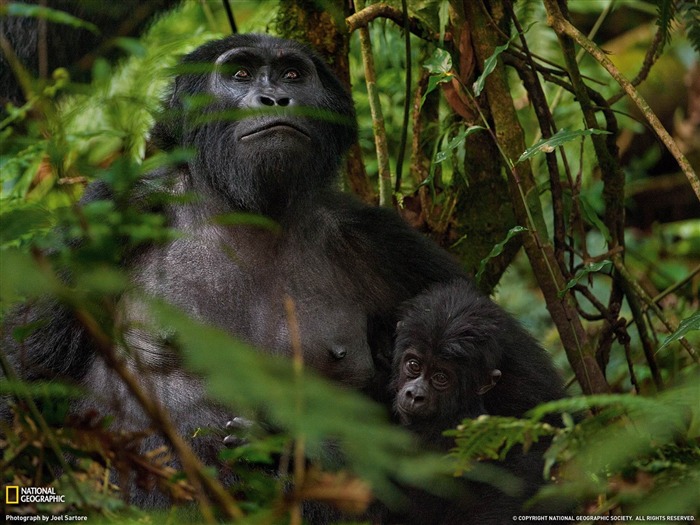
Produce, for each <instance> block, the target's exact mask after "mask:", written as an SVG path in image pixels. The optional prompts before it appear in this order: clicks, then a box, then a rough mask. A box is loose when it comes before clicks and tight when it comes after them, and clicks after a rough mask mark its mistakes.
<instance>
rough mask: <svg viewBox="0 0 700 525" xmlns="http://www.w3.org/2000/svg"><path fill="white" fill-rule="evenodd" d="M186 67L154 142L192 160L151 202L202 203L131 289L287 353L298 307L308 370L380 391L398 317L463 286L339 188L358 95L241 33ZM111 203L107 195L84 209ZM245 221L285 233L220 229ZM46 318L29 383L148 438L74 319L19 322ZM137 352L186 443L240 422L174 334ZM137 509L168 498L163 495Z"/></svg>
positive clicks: (276, 46)
mask: <svg viewBox="0 0 700 525" xmlns="http://www.w3.org/2000/svg"><path fill="white" fill-rule="evenodd" d="M182 65H183V71H184V73H183V74H181V75H180V76H178V77H177V78H176V79H175V82H174V86H173V88H172V91H171V93H170V95H169V97H168V98H167V102H166V110H167V111H166V112H164V116H163V118H161V119H160V120H159V122H158V123H157V124H156V126H155V128H154V129H153V132H152V137H153V139H154V141H155V142H156V144H158V145H159V146H160V147H161V148H163V149H164V150H166V151H167V150H171V149H173V148H175V147H194V148H195V149H196V154H195V155H194V156H193V158H192V159H191V160H190V161H189V162H188V163H187V164H184V165H181V166H179V167H177V168H167V169H163V170H161V171H158V172H156V173H152V174H151V175H150V176H149V177H147V179H146V180H144V181H143V182H142V184H141V187H140V189H139V193H140V194H142V195H144V196H145V195H147V194H148V192H149V189H148V188H151V187H161V188H162V187H163V186H164V185H167V187H169V188H170V191H172V193H174V194H176V195H177V194H195V195H197V201H196V202H190V203H185V204H182V203H179V204H178V203H175V202H173V203H170V204H167V205H165V209H164V213H165V215H166V217H167V218H168V221H169V225H171V226H173V227H175V228H178V229H180V230H181V231H183V232H185V234H186V235H184V236H183V237H181V238H179V239H177V240H174V241H172V242H170V243H168V244H165V245H153V246H150V247H148V248H147V249H145V250H141V251H140V252H139V253H138V254H137V255H134V256H132V257H130V258H129V260H128V261H126V265H127V268H128V269H129V271H130V273H131V276H132V278H133V281H134V283H135V284H136V285H138V286H139V287H141V288H142V289H144V290H145V291H146V292H147V293H149V294H151V295H153V296H156V297H159V298H162V299H165V300H167V301H169V302H171V303H173V304H175V305H177V306H179V307H181V308H182V309H183V310H185V311H187V312H188V313H189V314H191V315H192V316H193V317H195V318H198V319H201V320H204V321H206V322H208V323H211V324H213V325H215V326H219V327H221V328H223V329H225V330H228V331H229V332H230V333H232V334H234V335H236V336H239V337H242V338H244V339H246V340H247V341H249V342H251V343H253V344H255V345H258V346H259V347H260V348H261V349H264V350H265V351H268V352H271V353H275V354H281V355H288V354H290V352H291V345H290V337H289V331H288V328H287V321H286V315H285V310H284V305H283V299H284V297H285V296H289V297H291V298H292V299H293V300H294V302H295V304H296V309H297V317H298V322H299V328H300V332H301V338H302V345H303V349H304V353H305V355H304V358H305V361H306V362H307V363H308V364H309V365H310V366H312V367H314V368H316V369H317V370H319V371H321V372H322V373H324V374H325V375H327V376H328V377H331V378H333V379H336V380H338V381H341V382H343V383H346V384H349V385H351V386H353V387H354V388H358V389H372V390H373V391H375V392H378V391H381V390H382V389H383V388H385V387H386V385H387V384H388V375H386V376H385V375H383V374H379V373H377V370H376V369H377V366H376V363H381V362H383V361H386V359H381V357H382V355H384V357H385V358H386V356H387V355H388V354H390V352H391V347H390V345H391V343H390V340H391V331H390V329H388V328H387V327H391V328H392V329H393V327H394V326H395V322H396V319H395V317H396V309H397V306H398V305H399V304H400V303H402V302H403V301H405V300H406V299H408V298H411V297H413V296H414V295H416V294H417V293H419V292H420V291H422V290H423V289H425V288H426V287H427V286H428V285H430V284H431V283H433V282H439V281H449V280H451V279H452V278H454V277H455V276H459V275H461V272H460V270H459V268H458V266H457V265H456V263H455V262H453V261H452V260H451V259H450V257H449V256H448V255H447V254H446V253H444V252H442V251H441V250H440V249H438V248H437V247H436V246H434V245H433V244H431V243H430V242H428V241H427V240H426V239H424V238H423V237H422V236H421V235H419V234H418V233H416V232H415V231H413V230H411V228H409V227H408V226H407V225H406V224H405V223H404V222H402V221H401V220H400V218H399V217H398V216H397V215H395V214H394V213H393V212H391V211H389V210H385V209H380V208H375V207H370V206H367V205H364V204H362V203H360V202H359V201H357V200H355V199H354V198H352V197H351V196H349V195H346V194H343V193H341V192H340V191H339V190H338V189H337V183H336V177H337V172H338V167H339V164H340V161H341V158H342V156H343V154H344V153H345V152H346V151H347V149H348V147H349V146H350V144H351V143H352V142H353V140H354V138H355V134H356V122H355V115H354V110H353V107H352V100H351V98H350V96H349V95H348V93H347V92H346V91H345V90H344V89H343V88H342V86H341V85H340V83H339V82H338V80H337V79H336V78H334V76H333V75H332V74H331V73H330V72H329V70H328V68H327V67H326V65H325V64H323V62H322V61H321V60H320V59H319V58H318V57H317V56H316V55H315V54H313V53H312V52H310V51H309V50H308V49H306V48H305V47H303V46H301V45H299V44H297V43H294V42H290V41H287V40H281V39H277V38H273V37H269V36H263V35H235V36H231V37H228V38H225V39H223V40H219V41H214V42H210V43H207V44H206V45H204V46H202V47H200V48H199V49H197V50H195V51H194V52H193V53H191V54H189V55H188V56H186V57H185V58H184V60H183V64H182ZM203 66H208V67H203ZM203 99H205V103H204V104H202V100H203ZM198 103H199V105H198ZM192 108H194V109H192ZM232 112H234V113H236V114H237V117H238V118H237V119H236V120H232V119H231V113H232ZM174 115H175V116H174ZM108 197H109V189H108V188H107V187H106V186H105V185H103V184H99V183H98V184H94V185H92V186H90V187H89V188H88V190H87V192H86V196H85V198H84V200H86V201H89V200H95V199H104V198H108ZM180 200H181V201H182V199H180ZM144 202H145V200H144ZM233 212H253V213H257V214H262V215H265V216H267V217H269V218H271V219H273V220H274V221H275V222H276V223H277V224H278V225H279V228H276V229H265V228H260V227H256V226H252V225H238V226H231V225H223V224H221V221H219V222H218V223H217V221H216V220H214V219H215V218H216V217H217V216H219V215H221V214H227V213H233ZM121 303H122V304H121V309H120V311H121V312H123V315H124V316H125V318H126V319H127V320H128V321H129V322H130V325H131V326H139V321H142V320H146V319H147V313H146V309H145V308H144V306H143V304H142V303H141V302H140V301H139V300H138V299H136V298H135V296H128V295H127V296H125V297H123V298H122V300H121ZM38 318H48V322H46V323H45V324H43V325H41V326H40V328H38V329H37V330H36V331H35V332H34V333H33V334H32V335H31V336H30V337H29V338H28V339H27V340H26V341H25V342H24V343H23V345H22V346H20V345H18V344H17V343H15V342H13V341H9V338H6V341H5V343H6V347H7V346H9V347H10V353H11V357H12V362H13V365H14V366H15V368H16V369H17V370H18V371H19V373H20V374H21V376H22V377H24V378H27V379H39V378H50V379H54V378H62V379H68V380H72V381H75V382H77V383H79V384H81V385H83V386H84V387H86V388H87V389H88V390H89V391H91V392H92V399H91V400H90V401H87V402H84V403H82V404H81V406H77V407H75V409H76V410H85V409H86V408H88V407H95V406H96V407H98V408H99V409H100V410H101V411H103V412H109V413H113V414H115V415H116V417H115V424H117V425H118V426H119V427H121V428H124V429H142V428H146V427H147V426H148V424H149V423H148V418H147V417H146V416H145V415H144V414H143V412H142V410H141V408H140V407H139V406H138V404H137V403H136V402H135V400H133V399H132V398H131V397H130V394H129V393H128V392H127V390H126V389H125V388H124V386H123V385H122V384H121V382H120V381H119V379H118V378H117V377H116V376H115V374H114V372H112V371H111V369H110V368H109V367H108V366H107V365H106V364H105V363H104V362H103V359H102V357H101V355H100V353H99V352H97V351H96V350H95V348H94V345H93V344H92V343H91V341H90V338H89V337H88V335H87V334H86V333H85V330H84V328H83V327H82V326H81V325H80V324H79V323H78V322H77V321H76V320H75V319H73V317H72V315H71V314H70V313H69V312H67V311H63V310H61V311H58V312H57V311H55V310H54V309H53V307H52V306H51V305H46V304H41V303H40V304H38V305H37V304H35V305H27V306H25V307H23V308H22V309H21V311H20V312H19V313H18V314H17V315H15V316H14V319H12V320H11V322H10V324H19V323H20V322H22V323H24V322H27V321H29V322H31V321H33V320H37V319H38ZM10 332H11V330H7V331H6V333H10ZM126 339H127V342H128V345H129V347H130V348H131V349H132V350H134V351H136V352H138V359H134V360H133V361H132V362H131V364H130V366H132V368H133V369H134V370H135V371H136V372H137V373H138V374H139V376H140V377H143V380H144V381H147V383H148V385H149V388H152V389H153V391H154V392H155V393H156V395H158V396H159V397H160V402H161V403H162V404H163V405H164V406H165V407H166V408H167V409H168V410H169V411H170V412H171V415H172V420H173V421H175V422H177V424H178V426H179V430H180V432H181V433H182V434H183V435H186V436H191V435H192V433H193V431H194V429H196V428H197V427H201V426H210V427H218V428H222V427H223V426H224V425H225V422H226V420H227V419H230V414H228V413H227V412H226V411H224V410H223V409H221V408H219V407H217V406H215V405H214V404H212V403H211V402H209V401H208V400H207V399H206V398H205V394H204V388H203V385H202V384H201V382H200V381H199V380H198V379H196V378H194V377H192V376H190V375H188V374H186V373H185V372H184V371H183V370H182V368H181V367H180V365H179V363H178V361H177V360H176V359H174V358H173V356H172V354H171V352H170V351H169V350H168V348H167V345H166V338H165V337H164V338H163V339H162V340H159V339H158V338H157V337H154V336H153V334H149V333H145V332H143V331H141V330H138V329H133V330H131V331H129V333H127V334H126ZM20 348H21V351H20ZM137 362H138V366H137V364H136V363H137ZM387 374H388V371H387ZM377 385H378V386H377ZM157 439H158V438H157V437H154V438H153V439H152V440H151V442H150V443H147V446H151V447H152V446H155V444H156V441H157ZM193 445H194V447H195V450H197V452H198V454H199V455H200V456H201V457H202V458H203V459H204V460H205V461H207V462H208V463H215V462H216V460H217V454H218V451H219V448H220V439H216V438H198V439H197V440H195V441H194V443H193ZM151 498H154V499H153V500H151ZM136 499H137V502H138V503H141V504H155V503H158V502H159V501H162V498H161V500H158V498H157V496H155V493H154V492H151V493H150V494H148V495H147V494H141V495H138V496H137V497H136Z"/></svg>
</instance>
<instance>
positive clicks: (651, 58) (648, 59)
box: [608, 28, 663, 106]
mask: <svg viewBox="0 0 700 525" xmlns="http://www.w3.org/2000/svg"><path fill="white" fill-rule="evenodd" d="M662 42H663V31H662V30H661V28H658V29H657V31H656V35H654V40H652V42H651V45H650V46H649V49H647V54H646V55H645V56H644V62H642V67H641V68H640V69H639V73H637V76H636V77H634V78H633V79H632V85H633V86H635V87H636V86H638V85H639V84H641V83H642V82H644V81H645V80H646V78H647V76H648V75H649V71H651V66H653V65H654V63H655V62H656V60H657V59H658V58H659V52H658V51H659V46H660V45H661V43H662ZM624 96H625V92H624V91H620V92H619V93H618V94H616V95H613V96H612V97H610V98H609V99H608V104H609V105H611V106H612V105H613V104H614V103H615V102H617V101H618V100H620V99H621V98H622V97H624Z"/></svg>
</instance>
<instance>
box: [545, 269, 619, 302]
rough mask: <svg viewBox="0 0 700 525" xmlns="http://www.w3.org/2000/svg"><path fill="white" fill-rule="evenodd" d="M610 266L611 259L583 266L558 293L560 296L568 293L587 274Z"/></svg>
mask: <svg viewBox="0 0 700 525" xmlns="http://www.w3.org/2000/svg"><path fill="white" fill-rule="evenodd" d="M610 266H612V263H611V262H610V261H600V262H597V263H593V264H588V265H586V267H585V268H583V269H582V270H580V271H578V272H577V273H576V275H575V276H574V278H573V279H571V280H570V281H569V282H568V283H566V286H565V287H564V289H563V290H560V291H559V294H558V295H559V297H564V294H566V292H567V291H568V290H570V289H571V288H573V287H574V286H576V285H577V284H578V283H579V282H580V281H581V279H583V278H584V277H586V276H587V275H589V274H591V273H595V272H599V271H601V270H602V269H604V268H609V267H610Z"/></svg>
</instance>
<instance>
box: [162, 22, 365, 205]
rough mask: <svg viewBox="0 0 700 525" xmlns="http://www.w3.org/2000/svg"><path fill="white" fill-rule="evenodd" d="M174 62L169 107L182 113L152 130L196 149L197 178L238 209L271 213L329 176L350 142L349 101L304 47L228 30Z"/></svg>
mask: <svg viewBox="0 0 700 525" xmlns="http://www.w3.org/2000/svg"><path fill="white" fill-rule="evenodd" d="M182 66H183V68H185V69H184V71H185V72H184V73H183V74H182V75H180V76H179V77H178V78H177V79H176V82H175V87H174V89H173V92H172V96H171V98H170V101H169V104H168V105H169V107H170V108H171V109H175V110H179V114H180V115H181V116H180V117H176V118H178V120H176V119H175V118H174V119H172V120H171V125H170V126H160V128H156V130H155V132H154V133H155V136H156V137H155V138H156V139H159V140H160V143H161V144H166V149H167V145H168V144H171V145H180V146H184V147H193V146H194V147H195V148H196V150H197V152H198V153H197V156H196V158H195V160H194V161H193V162H192V163H191V166H190V167H191V171H192V173H193V176H194V178H195V179H196V180H200V181H205V182H206V183H207V184H208V185H210V186H212V187H213V188H214V189H215V190H217V191H218V192H220V193H225V194H227V195H228V197H229V198H230V199H231V200H232V201H233V204H234V205H235V206H236V207H238V208H241V209H246V210H251V211H258V212H263V213H268V214H273V215H274V214H275V213H276V212H278V211H279V207H280V206H281V205H282V203H283V202H289V201H290V200H291V199H293V198H296V197H298V196H303V195H306V194H309V193H310V192H313V191H317V189H318V188H320V187H324V186H326V185H327V184H329V183H330V182H331V180H332V179H333V178H334V177H335V175H336V173H337V170H338V166H339V163H340V160H341V158H342V156H343V154H344V153H345V152H346V151H347V149H348V148H349V147H350V145H351V144H352V142H353V141H354V139H355V134H356V122H355V113H354V109H353V106H352V100H351V98H350V96H349V95H348V93H347V92H346V91H345V89H344V88H343V87H342V86H341V84H340V83H339V82H338V80H337V79H336V78H335V77H334V76H333V74H332V73H331V72H330V71H329V69H328V67H327V66H326V65H325V64H324V63H323V61H322V60H320V59H319V58H318V57H317V56H316V55H315V54H313V53H312V52H310V51H309V50H308V49H306V48H305V47H304V46H302V45H300V44H298V43H296V42H292V41H288V40H282V39H279V38H273V37H269V36H264V35H236V36H233V37H230V38H226V39H224V40H219V41H216V42H211V43H209V44H206V45H205V46H202V47H201V48H199V49H197V50H196V51H194V52H193V53H191V54H190V55H188V56H187V57H185V59H184V60H183V64H182ZM188 68H190V69H191V70H192V71H193V72H188ZM202 71H204V72H202Z"/></svg>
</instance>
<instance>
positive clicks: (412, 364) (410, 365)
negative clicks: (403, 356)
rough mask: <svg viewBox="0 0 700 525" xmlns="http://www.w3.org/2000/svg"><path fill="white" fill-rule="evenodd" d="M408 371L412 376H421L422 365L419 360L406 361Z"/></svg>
mask: <svg viewBox="0 0 700 525" xmlns="http://www.w3.org/2000/svg"><path fill="white" fill-rule="evenodd" d="M406 371H407V372H408V373H409V374H412V375H418V374H420V363H419V362H418V360H417V359H409V360H408V361H406Z"/></svg>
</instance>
